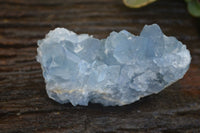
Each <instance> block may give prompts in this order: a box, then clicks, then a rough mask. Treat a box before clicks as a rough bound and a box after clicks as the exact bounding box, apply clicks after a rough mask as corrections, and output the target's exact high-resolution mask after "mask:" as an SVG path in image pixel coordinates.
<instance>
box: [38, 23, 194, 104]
mask: <svg viewBox="0 0 200 133" xmlns="http://www.w3.org/2000/svg"><path fill="white" fill-rule="evenodd" d="M38 46H39V47H38V49H37V52H38V55H37V61H38V62H40V63H41V66H42V70H43V76H44V78H45V82H46V90H47V93H48V95H49V97H50V98H52V99H54V100H55V101H57V102H59V103H68V102H71V103H72V104H73V105H74V106H75V105H88V102H92V103H102V104H103V105H105V106H108V105H112V106H113V105H119V106H121V105H126V104H130V103H132V102H134V101H137V100H139V99H140V98H141V97H144V96H147V95H150V94H153V93H158V92H160V91H161V90H163V89H164V88H165V87H167V86H169V85H170V84H172V83H173V82H175V81H177V80H178V79H181V78H182V77H183V75H184V74H185V73H186V71H187V70H188V68H189V65H190V61H191V56H190V52H189V51H188V50H187V49H186V46H185V45H183V44H182V43H181V42H180V41H178V40H177V39H176V38H175V37H167V36H166V35H164V34H163V33H162V31H161V29H160V27H159V26H158V25H157V24H153V25H149V26H148V25H146V26H145V27H144V28H143V30H142V32H141V33H140V35H139V36H135V35H133V34H131V33H129V32H128V31H126V30H122V31H120V32H119V33H117V32H112V33H111V34H110V36H109V37H108V38H106V39H102V40H99V39H95V38H93V37H92V36H89V35H87V34H81V35H77V34H76V33H74V32H72V31H69V30H67V29H65V28H56V29H55V30H53V31H50V32H49V33H48V34H47V35H46V37H45V39H43V40H39V41H38Z"/></svg>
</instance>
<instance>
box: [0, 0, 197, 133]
mask: <svg viewBox="0 0 200 133" xmlns="http://www.w3.org/2000/svg"><path fill="white" fill-rule="evenodd" d="M152 23H157V24H159V25H160V26H161V28H162V29H163V31H164V33H166V34H167V35H171V36H175V37H177V38H178V39H179V40H181V41H182V42H184V43H185V44H187V47H188V48H189V49H190V51H191V55H192V63H191V67H190V69H189V71H188V72H187V74H186V75H185V76H184V78H183V79H181V80H179V81H178V82H176V83H175V84H173V85H171V86H170V87H168V88H166V89H165V90H163V91H162V92H160V93H159V94H156V95H151V96H148V97H145V98H142V99H141V100H140V101H138V102H136V103H133V104H130V105H127V106H123V107H103V106H101V105H99V104H90V105H89V106H88V107H83V106H77V107H73V106H72V105H71V104H65V105H60V104H58V103H56V102H54V101H52V100H51V99H49V98H48V96H47V94H46V92H45V83H44V79H43V77H42V71H41V68H40V64H39V63H37V62H36V60H35V56H36V54H37V53H36V48H37V40H39V39H42V38H44V36H45V34H46V33H48V31H49V30H51V29H54V28H55V27H65V28H68V29H70V30H73V31H75V32H77V33H89V34H93V35H94V36H95V37H98V38H104V37H106V36H108V35H109V33H110V32H111V31H113V30H115V31H120V30H122V29H126V30H128V31H130V32H132V33H135V34H139V32H140V31H141V29H142V27H143V26H144V25H145V24H152ZM199 42H200V20H199V19H196V18H192V17H191V16H190V15H189V14H188V12H187V10H186V5H185V3H184V2H183V1H182V0H159V1H158V2H156V3H153V4H151V5H149V6H147V7H144V8H140V9H129V8H127V7H125V6H124V5H123V4H122V2H121V0H48V1H47V0H28V1H27V0H0V133H32V132H39V133H60V132H61V133H62V132H63V133H68V132H69V133H74V132H80V133H84V132H86V133H96V132H97V133H100V132H103V133H113V132H118V133H143V132H155V133H170V132H172V133H182V132H187V133H190V132H191V133H198V132H200V43H199Z"/></svg>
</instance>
